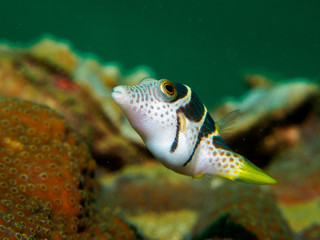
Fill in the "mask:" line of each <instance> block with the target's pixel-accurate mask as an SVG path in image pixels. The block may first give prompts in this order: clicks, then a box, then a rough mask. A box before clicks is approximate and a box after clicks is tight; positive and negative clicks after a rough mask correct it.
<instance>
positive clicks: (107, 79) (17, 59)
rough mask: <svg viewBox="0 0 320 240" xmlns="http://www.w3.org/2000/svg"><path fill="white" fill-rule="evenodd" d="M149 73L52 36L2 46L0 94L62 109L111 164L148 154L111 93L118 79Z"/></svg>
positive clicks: (96, 154) (96, 153)
mask: <svg viewBox="0 0 320 240" xmlns="http://www.w3.org/2000/svg"><path fill="white" fill-rule="evenodd" d="M148 75H149V73H148V71H147V70H144V69H137V70H136V71H135V72H133V73H132V74H131V75H127V76H125V75H122V74H121V72H120V69H119V67H118V66H116V65H101V64H100V63H99V62H98V61H97V60H95V59H92V58H84V57H81V56H79V55H77V54H75V53H74V51H72V49H71V48H70V46H69V45H68V44H66V43H64V42H58V41H55V40H52V39H46V38H45V39H42V40H41V41H40V42H37V43H36V44H34V45H32V46H30V47H24V48H22V47H17V46H8V45H1V46H0V95H2V96H6V97H18V98H21V99H25V100H31V101H33V102H37V103H41V104H46V105H48V106H50V107H51V108H53V109H55V110H57V111H59V112H61V113H62V115H63V116H64V117H65V119H66V121H67V122H68V123H69V125H70V127H71V128H72V129H73V130H74V131H75V133H76V134H77V135H78V137H79V138H80V139H81V140H82V141H85V142H86V143H87V145H88V146H89V149H90V151H91V153H92V155H93V156H94V158H95V159H96V160H97V161H98V163H101V164H103V165H104V166H106V167H107V168H110V169H118V168H120V167H122V166H123V165H125V164H127V163H132V162H135V161H136V160H137V159H141V161H142V160H143V159H147V158H148V154H147V152H146V151H144V147H142V146H143V145H142V143H141V140H140V138H137V136H136V135H135V134H133V133H132V130H131V131H127V130H128V129H130V128H129V127H128V123H127V122H126V121H123V115H122V113H121V111H120V110H119V109H118V107H117V106H116V105H115V104H114V103H113V101H112V99H111V96H110V93H111V90H112V87H114V86H115V85H117V84H119V83H120V82H122V81H127V82H130V81H136V79H137V78H143V77H146V76H148ZM125 123H126V124H125ZM126 132H128V133H127V134H126ZM119 133H123V134H124V135H126V136H127V137H124V136H123V135H122V136H120V135H119ZM111 138H113V139H116V141H110V139H111ZM137 139H138V140H137ZM114 149H117V151H115V150H114ZM105 159H108V162H106V161H105ZM118 160H120V161H118ZM119 163H121V164H122V165H120V164H119Z"/></svg>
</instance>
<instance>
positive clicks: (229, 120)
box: [216, 109, 240, 136]
mask: <svg viewBox="0 0 320 240" xmlns="http://www.w3.org/2000/svg"><path fill="white" fill-rule="evenodd" d="M239 114H240V109H236V110H234V111H232V112H229V113H227V114H226V115H225V116H224V117H222V118H221V119H219V120H218V121H217V122H216V129H217V130H218V132H219V134H220V135H222V136H223V135H227V134H228V132H230V131H231V130H232V128H233V125H234V124H235V122H236V119H237V117H238V116H239Z"/></svg>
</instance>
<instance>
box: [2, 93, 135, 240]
mask: <svg viewBox="0 0 320 240" xmlns="http://www.w3.org/2000/svg"><path fill="white" fill-rule="evenodd" d="M94 170H95V162H94V161H93V160H92V158H91V157H90V155H89V154H88V151H87V148H86V146H85V145H83V144H79V143H77V141H76V139H75V137H74V136H73V134H71V133H70V130H69V128H68V127H66V125H65V122H64V120H63V119H62V118H61V117H59V116H58V114H57V113H56V112H54V111H53V110H51V109H49V108H48V107H46V106H41V105H36V104H33V103H31V102H27V101H21V100H17V99H10V98H9V99H7V98H0V194H1V197H0V236H1V238H2V239H3V238H4V237H6V238H7V239H16V238H18V239H29V238H32V239H34V238H35V239H66V238H68V239H69V237H70V239H90V238H93V237H100V238H101V239H109V238H108V237H107V236H110V233H108V232H107V231H108V227H105V226H104V228H103V230H102V228H99V224H100V223H98V222H97V221H98V220H97V218H96V217H95V215H96V212H95V207H94V205H93V194H94V189H95V188H94V179H93V176H94ZM99 214H100V213H99ZM103 217H104V219H106V216H103V215H101V216H100V219H103ZM117 221H118V222H119V221H121V220H117ZM109 222H110V221H109ZM113 225H114V224H113ZM115 225H116V226H118V225H120V226H119V229H124V228H125V227H123V226H122V225H125V226H126V228H125V230H126V231H127V232H129V234H128V235H127V236H128V237H127V239H130V238H131V239H134V238H133V236H134V235H133V234H132V230H131V228H129V227H128V225H126V224H124V223H123V224H122V225H121V224H115ZM107 226H108V225H107ZM114 229H117V228H116V227H114V226H112V230H110V229H109V232H116V231H115V230H114ZM126 231H124V232H126ZM95 233H97V235H98V236H95ZM113 235H114V234H113ZM119 236H120V237H121V235H119ZM130 236H131V237H130ZM72 237H73V238H72ZM115 239H122V238H115Z"/></svg>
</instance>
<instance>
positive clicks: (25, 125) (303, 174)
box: [0, 38, 320, 240]
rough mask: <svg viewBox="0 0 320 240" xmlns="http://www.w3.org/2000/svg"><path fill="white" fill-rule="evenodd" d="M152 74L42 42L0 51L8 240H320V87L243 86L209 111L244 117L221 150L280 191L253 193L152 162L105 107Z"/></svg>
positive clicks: (2, 200)
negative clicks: (119, 88) (117, 89)
mask: <svg viewBox="0 0 320 240" xmlns="http://www.w3.org/2000/svg"><path fill="white" fill-rule="evenodd" d="M151 75H152V72H151V71H150V70H148V69H147V68H144V67H140V68H137V69H135V70H133V71H132V72H130V73H129V74H125V73H124V72H123V71H122V70H121V68H120V67H119V66H117V65H115V64H102V63H100V62H99V61H98V60H96V59H94V58H90V57H85V56H80V55H79V54H77V53H76V52H75V51H74V50H72V49H71V48H70V46H69V45H68V44H66V43H64V42H59V41H56V40H52V39H47V38H45V39H42V40H41V41H39V42H37V43H35V44H34V45H31V46H27V47H21V46H13V45H8V44H2V45H0V191H1V197H0V237H1V238H2V239H164V240H165V239H172V240H175V239H177V240H178V239H183V240H204V239H215V240H219V239H233V240H241V239H243V240H244V239H245V240H250V239H259V240H260V239H261V240H268V239H270V240H274V239H279V240H282V239H284V240H286V239H288V240H289V239H293V240H313V239H319V236H320V205H319V202H320V187H319V186H320V151H319V149H320V144H319V135H320V110H319V109H320V92H319V86H318V84H316V83H314V82H312V81H310V80H308V79H303V78H297V79H290V80H283V81H282V82H272V81H271V80H269V79H267V78H266V77H265V76H262V75H257V74H251V75H247V76H246V77H245V80H246V82H247V84H248V86H249V87H250V89H249V90H248V92H247V94H246V95H244V96H243V97H242V98H241V99H230V98H229V99H227V100H225V101H224V102H223V103H222V104H221V105H219V106H218V107H216V108H215V109H213V110H212V111H211V113H212V115H213V118H214V119H215V120H217V119H219V118H221V117H223V116H224V115H225V114H226V113H228V112H230V111H232V110H234V109H240V112H241V114H240V116H239V117H238V119H237V121H236V123H235V124H234V126H233V127H232V129H230V131H228V132H226V133H225V136H224V137H225V139H226V142H228V144H230V145H231V147H232V148H233V149H235V150H236V151H237V152H239V153H241V154H242V155H244V156H246V157H247V158H248V159H249V160H251V161H252V162H254V163H255V164H257V165H258V166H260V167H262V168H264V169H265V170H266V171H267V172H268V173H269V174H270V175H272V176H273V177H275V178H276V179H277V180H278V181H279V184H278V185H276V186H253V185H246V184H242V183H235V182H229V181H227V180H222V179H219V178H213V179H210V180H209V179H206V178H205V179H200V180H194V179H191V178H188V177H184V176H180V175H178V174H175V173H173V172H171V171H169V170H167V169H165V168H164V167H163V166H162V165H160V164H159V163H158V162H156V161H155V160H154V159H153V158H152V156H151V155H150V154H149V153H148V151H147V150H146V149H145V147H144V145H143V144H142V142H141V140H140V139H139V137H137V135H136V134H135V132H134V131H133V130H132V129H131V128H130V126H129V124H128V122H127V121H126V119H125V118H124V117H123V115H122V113H121V111H120V110H119V109H118V108H117V106H116V105H115V104H114V103H113V101H112V99H111V96H110V93H111V91H112V88H113V87H114V86H116V85H118V84H129V85H132V84H136V83H138V82H139V81H140V80H141V79H143V78H144V77H148V76H151ZM163 77H165V76H163Z"/></svg>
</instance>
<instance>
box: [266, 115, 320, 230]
mask: <svg viewBox="0 0 320 240" xmlns="http://www.w3.org/2000/svg"><path fill="white" fill-rule="evenodd" d="M300 132H302V133H303V134H302V136H301V140H300V143H299V144H298V145H297V146H295V147H294V148H287V149H283V150H282V151H280V152H279V153H278V154H277V155H275V156H274V158H273V159H272V164H271V165H270V167H269V171H270V173H271V174H272V175H273V176H274V177H276V178H277V179H278V180H279V185H278V186H277V187H275V188H271V190H272V191H273V192H274V193H275V195H276V196H277V201H278V204H279V206H280V207H281V209H282V211H283V213H284V215H285V216H286V217H287V219H288V221H289V223H290V225H291V227H292V228H293V229H294V230H295V231H299V230H302V229H304V228H306V227H308V226H310V225H312V224H314V223H318V224H319V223H320V207H319V200H320V161H319V149H320V143H319V134H320V119H319V118H318V119H314V118H313V119H310V120H309V121H308V124H304V125H301V126H300Z"/></svg>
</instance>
